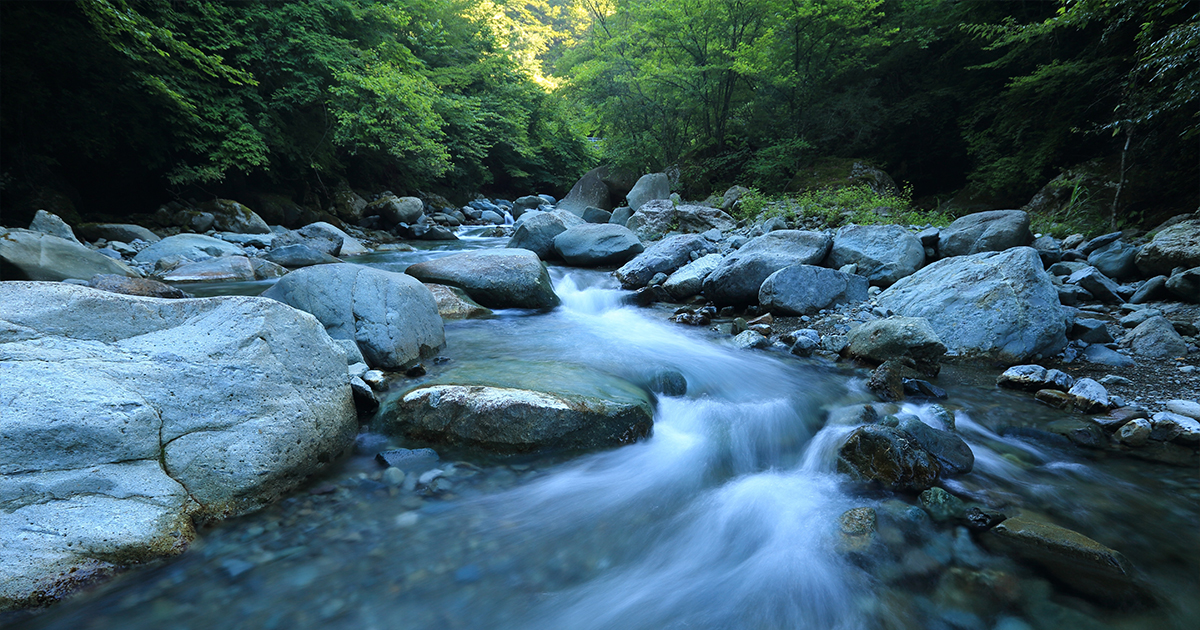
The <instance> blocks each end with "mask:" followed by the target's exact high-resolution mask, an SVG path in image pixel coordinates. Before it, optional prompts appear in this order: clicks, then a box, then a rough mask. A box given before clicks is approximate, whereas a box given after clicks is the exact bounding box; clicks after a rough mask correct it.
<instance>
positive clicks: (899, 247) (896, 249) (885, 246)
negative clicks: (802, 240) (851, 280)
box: [826, 225, 925, 287]
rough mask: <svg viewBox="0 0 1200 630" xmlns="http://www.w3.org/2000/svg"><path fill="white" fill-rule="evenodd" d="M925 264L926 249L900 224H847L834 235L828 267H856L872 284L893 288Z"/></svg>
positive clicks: (827, 262)
mask: <svg viewBox="0 0 1200 630" xmlns="http://www.w3.org/2000/svg"><path fill="white" fill-rule="evenodd" d="M924 264H925V247H924V246H923V245H921V241H920V239H918V238H917V237H916V235H915V234H913V233H912V232H910V231H908V230H907V229H905V228H904V227H901V226H899V225H847V226H844V227H841V228H839V229H838V231H837V233H835V234H834V236H833V247H832V249H830V251H829V259H828V261H826V265H828V266H829V267H832V268H834V269H839V268H841V267H843V266H845V265H857V266H858V271H857V273H858V274H859V275H862V276H866V277H867V281H868V282H870V283H871V284H872V285H875V286H880V287H890V286H892V285H893V284H895V283H896V281H897V280H899V279H900V278H904V277H906V276H910V275H912V274H913V273H914V272H916V270H918V269H920V268H921V266H922V265H924Z"/></svg>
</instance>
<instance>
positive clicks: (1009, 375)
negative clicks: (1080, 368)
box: [996, 365, 1075, 392]
mask: <svg viewBox="0 0 1200 630" xmlns="http://www.w3.org/2000/svg"><path fill="white" fill-rule="evenodd" d="M996 384H997V385H999V386H1000V387H1007V388H1009V389H1023V390H1026V391H1035V390H1039V389H1047V388H1048V389H1058V390H1062V391H1064V392H1065V391H1067V390H1069V389H1071V387H1072V386H1073V385H1075V379H1074V378H1073V377H1072V376H1071V375H1070V374H1067V373H1065V372H1062V371H1061V370H1053V369H1052V370H1047V369H1046V368H1044V367H1042V366H1040V365H1014V366H1013V367H1010V368H1008V369H1007V370H1005V371H1004V373H1003V374H1001V375H1000V377H999V378H997V379H996Z"/></svg>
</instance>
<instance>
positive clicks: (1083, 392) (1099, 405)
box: [1067, 378, 1112, 413]
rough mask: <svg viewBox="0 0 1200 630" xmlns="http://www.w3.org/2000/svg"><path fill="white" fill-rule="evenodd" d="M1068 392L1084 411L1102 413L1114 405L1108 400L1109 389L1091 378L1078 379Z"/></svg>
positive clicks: (1076, 404)
mask: <svg viewBox="0 0 1200 630" xmlns="http://www.w3.org/2000/svg"><path fill="white" fill-rule="evenodd" d="M1067 394H1069V395H1070V396H1071V399H1072V400H1073V401H1074V403H1075V407H1077V408H1078V409H1079V410H1080V411H1082V412H1084V413H1100V412H1102V411H1108V409H1109V407H1111V406H1112V404H1111V403H1110V402H1109V400H1108V390H1106V389H1104V386H1103V385H1101V384H1100V383H1097V382H1096V381H1094V380H1092V379H1090V378H1081V379H1078V380H1076V381H1075V384H1074V385H1072V386H1071V389H1070V390H1069V391H1067Z"/></svg>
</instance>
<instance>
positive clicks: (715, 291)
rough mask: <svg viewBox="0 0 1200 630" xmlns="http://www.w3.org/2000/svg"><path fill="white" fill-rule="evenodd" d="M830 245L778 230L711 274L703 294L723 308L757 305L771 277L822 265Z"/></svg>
mask: <svg viewBox="0 0 1200 630" xmlns="http://www.w3.org/2000/svg"><path fill="white" fill-rule="evenodd" d="M650 205H653V203H651V204H650ZM831 242H832V240H831V239H830V238H829V236H827V235H825V234H821V233H820V232H805V231H800V230H776V231H774V232H771V233H769V234H764V235H762V236H759V237H757V238H753V239H750V240H749V241H747V242H746V244H745V245H742V246H741V247H740V248H739V249H738V250H737V251H736V252H734V253H733V254H731V255H729V256H727V257H726V258H725V259H724V260H722V261H721V264H720V266H718V267H717V268H716V269H715V270H714V271H713V272H712V273H711V274H709V276H708V277H707V278H706V279H705V280H704V294H705V295H706V296H708V298H709V299H710V300H712V301H713V302H715V303H716V304H718V305H722V306H724V305H734V306H740V305H745V304H752V303H754V302H757V301H758V294H759V289H760V288H761V287H762V284H763V282H764V281H765V280H766V279H767V278H768V277H769V276H770V275H771V274H773V273H775V272H776V271H779V270H780V269H783V268H784V267H790V266H792V265H817V264H820V262H821V261H822V260H824V259H825V256H826V254H828V253H829V247H830V245H831Z"/></svg>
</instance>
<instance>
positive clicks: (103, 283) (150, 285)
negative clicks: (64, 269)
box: [87, 274, 192, 299]
mask: <svg viewBox="0 0 1200 630" xmlns="http://www.w3.org/2000/svg"><path fill="white" fill-rule="evenodd" d="M87 285H88V286H89V287H91V288H93V289H99V290H101V291H108V292H110V293H121V294H123V295H137V296H141V297H156V298H169V299H179V298H187V297H192V296H191V295H189V294H187V293H185V292H183V291H181V290H180V289H177V288H175V287H173V286H171V285H169V284H165V283H163V282H159V281H158V280H152V279H150V278H129V277H126V276H118V275H112V274H100V275H95V276H92V279H91V280H88V283H87Z"/></svg>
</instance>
